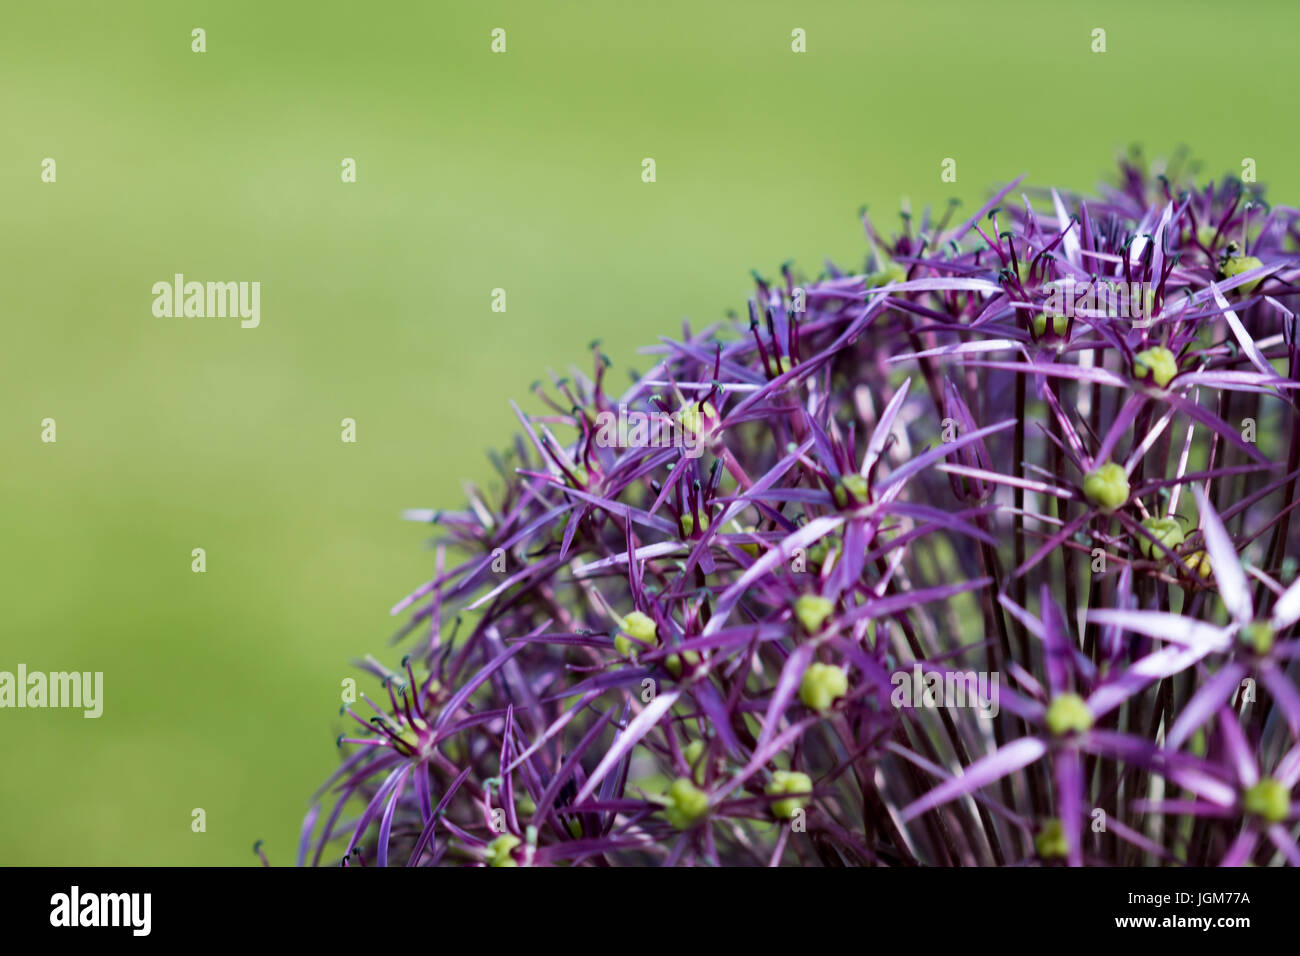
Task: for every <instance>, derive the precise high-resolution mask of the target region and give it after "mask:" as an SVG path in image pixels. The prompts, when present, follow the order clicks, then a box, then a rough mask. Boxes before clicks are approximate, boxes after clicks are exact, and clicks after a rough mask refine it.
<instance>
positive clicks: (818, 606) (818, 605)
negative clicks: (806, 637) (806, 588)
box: [794, 594, 835, 634]
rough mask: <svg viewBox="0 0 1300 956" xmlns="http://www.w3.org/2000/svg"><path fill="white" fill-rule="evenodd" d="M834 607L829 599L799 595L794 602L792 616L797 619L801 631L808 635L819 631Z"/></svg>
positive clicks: (814, 595) (816, 595)
mask: <svg viewBox="0 0 1300 956" xmlns="http://www.w3.org/2000/svg"><path fill="white" fill-rule="evenodd" d="M833 610H835V605H834V604H833V603H832V602H831V600H830V599H829V598H824V597H822V596H821V595H820V594H801V595H799V599H798V600H797V601H795V602H794V616H795V617H797V618H798V619H799V623H800V624H802V625H803V629H804V630H805V631H807V632H808V633H809V634H815V633H816V632H817V631H820V630H821V628H822V624H824V623H825V621H826V618H828V617H830V615H831V611H833Z"/></svg>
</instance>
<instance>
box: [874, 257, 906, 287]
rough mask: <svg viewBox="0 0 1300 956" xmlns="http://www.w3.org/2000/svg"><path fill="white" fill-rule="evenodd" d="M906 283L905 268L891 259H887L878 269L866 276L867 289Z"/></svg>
mask: <svg viewBox="0 0 1300 956" xmlns="http://www.w3.org/2000/svg"><path fill="white" fill-rule="evenodd" d="M906 281H907V266H905V265H902V264H900V263H897V262H895V261H894V260H893V259H887V260H885V261H884V262H882V263H881V264H880V268H879V269H877V270H876V271H875V272H872V273H870V274H869V275H868V276H867V288H868V289H875V288H878V287H880V286H882V285H888V284H889V283H891V282H906Z"/></svg>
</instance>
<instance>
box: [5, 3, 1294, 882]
mask: <svg viewBox="0 0 1300 956" xmlns="http://www.w3.org/2000/svg"><path fill="white" fill-rule="evenodd" d="M1249 10H1250V14H1249V16H1246V15H1243V14H1241V13H1239V12H1236V11H1235V10H1234V9H1233V8H1231V7H1227V6H1225V5H1224V4H1223V3H1221V2H1214V3H1210V2H1204V3H1198V2H1177V3H1163V4H1144V5H1141V6H1140V7H1139V6H1137V5H1134V4H1131V3H1129V2H1092V3H1088V4H1086V5H1084V4H1070V5H1066V4H1042V3H1005V2H997V3H991V2H986V3H980V4H972V3H969V2H966V0H952V2H942V3H916V2H900V3H875V2H873V3H870V4H868V3H861V2H858V3H838V2H829V0H819V2H817V3H815V4H812V5H809V4H798V3H792V2H784V3H775V2H764V0H746V2H743V3H741V2H730V3H701V2H698V0H694V2H689V3H685V2H663V0H656V2H653V3H640V4H638V3H619V4H615V3H603V4H591V3H588V4H577V3H557V2H547V3H538V2H537V0H532V2H518V3H481V4H477V3H476V4H453V3H444V2H422V3H401V4H396V3H382V2H379V3H371V4H354V3H333V2H326V3H314V4H292V5H291V4H284V3H277V4H272V3H267V2H265V0H258V2H251V0H242V2H240V0H224V2H221V3H202V2H194V3H175V2H165V3H164V2H137V3H130V4H103V3H99V2H80V3H59V2H50V0H41V2H26V0H6V2H5V3H4V5H3V7H0V215H2V216H3V229H0V254H2V261H3V271H2V273H0V317H2V318H0V321H2V322H3V344H2V345H0V355H2V356H3V359H2V360H0V462H2V467H0V493H2V497H0V501H2V504H0V544H2V547H0V609H2V610H3V615H2V616H0V670H10V671H12V670H15V669H16V667H17V664H18V663H20V662H22V663H25V664H27V665H28V667H29V668H31V669H34V670H35V669H39V670H46V671H49V670H71V669H75V670H79V671H83V670H92V671H94V670H101V671H103V672H104V675H105V676H104V681H105V698H106V700H105V708H104V715H103V717H101V718H100V719H99V720H86V719H83V718H82V716H81V714H80V712H78V711H56V710H45V711H33V710H21V711H19V710H4V711H0V767H2V768H3V770H0V863H6V864H23V863H25V864H31V863H46V864H115V863H124V864H148V863H154V864H156V863H163V864H168V863H178V864H249V863H252V862H255V861H254V857H253V856H252V853H251V846H252V843H253V841H254V840H255V839H258V838H262V839H265V841H266V850H267V852H268V854H269V855H270V857H271V859H272V861H273V862H275V863H291V862H292V861H293V858H294V854H295V847H296V841H297V832H298V825H299V823H300V821H301V818H302V814H303V811H304V809H305V807H306V801H307V798H308V796H309V795H310V793H311V792H312V791H313V790H314V789H315V787H316V786H317V784H318V783H319V782H320V781H321V780H322V779H323V778H324V777H325V776H326V775H327V774H328V773H329V772H330V771H331V770H332V769H333V768H334V766H335V765H336V761H337V751H336V750H335V747H334V737H335V735H336V733H337V731H338V729H339V728H340V725H339V720H338V717H337V708H338V703H339V690H340V682H341V681H342V680H343V679H344V678H345V677H348V676H357V675H356V672H355V671H354V670H353V668H352V667H351V666H350V665H349V661H350V660H351V659H352V658H353V657H355V656H359V655H361V654H364V653H366V652H372V653H375V654H377V655H379V656H380V657H381V659H383V660H385V661H386V662H389V663H392V662H395V661H396V660H397V658H398V657H399V656H400V651H395V650H390V649H387V648H386V644H387V639H388V637H389V635H390V634H391V632H392V630H393V628H394V626H395V622H394V621H393V620H392V619H390V618H389V617H388V615H387V609H388V608H389V607H390V606H391V605H392V603H393V602H395V601H396V600H397V599H398V598H400V597H401V596H402V595H404V594H405V593H406V592H407V591H409V590H410V589H411V588H413V587H414V586H416V585H418V584H419V583H421V582H422V581H424V580H425V579H426V578H427V577H429V575H430V573H431V568H432V557H431V553H430V552H429V551H428V550H427V549H426V547H425V544H426V541H427V538H428V534H427V529H426V528H424V527H421V526H419V525H414V524H410V523H406V522H402V521H400V520H399V518H398V513H399V511H400V510H401V509H402V508H405V507H458V506H459V505H460V503H461V501H462V497H463V495H462V490H461V489H462V482H463V481H464V480H466V479H478V480H482V479H486V478H487V476H488V475H489V473H490V469H489V466H488V464H487V461H486V458H485V456H484V451H485V449H486V448H487V447H489V446H492V445H502V444H504V443H505V442H506V440H507V439H508V438H509V436H510V435H511V434H512V431H513V428H514V420H513V417H512V415H511V413H510V410H509V407H508V405H507V400H508V399H509V398H511V397H515V398H527V397H528V396H527V390H528V385H529V383H530V382H532V381H533V380H534V379H536V378H541V377H544V374H545V371H546V369H547V368H548V367H555V368H557V369H564V368H565V367H567V366H568V365H569V364H570V363H571V362H575V361H576V362H580V363H581V364H582V365H583V366H584V367H586V366H587V365H588V363H589V355H588V353H587V350H586V348H587V343H588V342H589V341H590V340H591V339H592V338H597V337H599V338H601V339H603V340H604V342H605V343H606V347H607V349H608V350H609V351H610V352H611V354H612V356H613V358H614V359H615V369H614V372H615V374H616V376H617V378H616V379H615V381H616V382H622V381H625V380H626V379H625V378H624V376H625V374H626V368H627V366H629V365H631V364H640V365H642V366H644V364H645V363H644V362H640V363H638V360H637V359H636V356H635V351H634V350H635V347H636V346H638V345H643V344H647V343H649V342H651V341H653V340H654V338H655V336H657V335H659V334H664V333H669V334H671V333H675V332H676V331H677V330H678V329H679V328H680V323H681V319H682V318H683V317H684V316H689V317H690V318H691V320H692V321H694V322H698V323H705V322H709V321H712V320H714V319H716V318H718V317H720V316H721V315H722V314H723V313H724V311H725V310H727V309H730V308H736V309H740V308H743V305H744V299H745V296H746V295H747V294H748V292H749V291H750V289H751V285H750V280H749V270H750V269H751V268H758V269H760V270H761V271H763V272H764V273H765V274H769V275H770V274H773V273H775V272H776V270H777V268H778V266H779V264H780V263H781V262H782V261H783V260H785V259H787V258H793V259H796V260H797V261H798V262H799V263H800V264H801V265H802V266H804V267H806V268H807V269H808V270H809V271H811V272H812V273H814V274H815V273H816V272H817V271H819V269H820V266H821V262H822V260H823V259H824V258H825V257H831V258H833V259H835V260H836V261H837V262H839V263H840V264H842V265H845V266H850V267H853V266H856V265H857V264H858V263H860V261H861V257H862V255H863V251H864V247H863V243H862V240H861V231H860V227H859V224H858V222H857V220H856V210H857V209H858V207H859V206H860V205H862V204H863V203H867V204H869V205H870V207H871V208H872V210H873V213H874V215H875V217H876V219H877V221H878V223H879V224H880V225H882V226H884V227H886V228H893V227H894V226H895V225H896V224H897V219H896V217H895V215H894V210H895V209H896V208H897V204H898V201H899V199H900V197H902V196H908V197H910V199H911V201H912V204H913V207H914V209H916V210H917V211H918V212H919V210H920V208H921V207H922V206H923V205H924V204H926V203H933V204H934V205H935V206H936V207H941V206H942V205H943V204H944V203H946V202H947V200H948V199H949V197H951V196H957V197H960V198H961V199H962V200H963V202H964V203H965V205H964V209H965V211H966V212H968V213H969V212H973V211H974V209H975V207H976V206H977V205H978V203H979V202H980V201H981V200H982V199H983V198H984V197H985V196H986V194H987V191H988V189H989V188H990V187H991V186H993V185H994V184H995V183H998V182H1001V181H1005V180H1006V179H1008V178H1010V177H1012V176H1014V175H1017V174H1019V173H1021V172H1026V173H1028V174H1029V178H1030V180H1031V181H1032V182H1037V183H1054V184H1059V185H1065V186H1071V187H1078V188H1090V187H1092V186H1093V185H1094V184H1095V183H1096V182H1097V181H1098V180H1099V179H1101V178H1103V177H1104V176H1107V175H1108V174H1109V172H1110V169H1111V166H1112V161H1113V158H1114V156H1115V154H1116V153H1117V152H1118V151H1119V150H1120V149H1121V148H1123V147H1124V146H1125V145H1126V144H1128V143H1130V142H1134V141H1141V142H1143V143H1145V144H1146V145H1147V146H1148V154H1149V155H1150V156H1157V155H1160V154H1164V153H1168V152H1169V151H1170V150H1171V149H1172V148H1173V147H1174V146H1175V145H1177V144H1179V143H1186V144H1188V145H1189V146H1191V147H1192V148H1193V150H1194V151H1195V153H1196V154H1197V156H1198V157H1199V158H1200V159H1202V160H1203V161H1204V163H1205V168H1206V170H1207V171H1209V172H1213V173H1214V174H1215V175H1216V176H1217V175H1218V174H1220V173H1222V172H1224V171H1234V172H1238V173H1239V172H1240V170H1241V162H1242V159H1243V158H1244V157H1251V158H1253V159H1255V160H1256V162H1257V164H1258V171H1259V178H1260V180H1261V181H1265V182H1268V183H1269V184H1270V186H1271V195H1272V197H1273V198H1274V200H1275V201H1279V200H1282V199H1287V200H1290V201H1291V202H1295V201H1297V200H1300V169H1298V168H1297V166H1296V163H1295V161H1294V154H1293V151H1292V150H1293V148H1294V146H1295V133H1294V131H1293V129H1292V128H1291V123H1290V120H1291V119H1292V118H1293V116H1294V84H1295V79H1294V76H1295V74H1294V50H1293V45H1294V37H1295V36H1296V35H1297V32H1298V31H1300V7H1297V6H1295V5H1288V4H1283V3H1277V4H1267V3H1257V4H1254V5H1252V6H1251V7H1250V8H1249ZM195 27H202V28H204V29H205V30H206V31H207V52H206V53H204V54H196V53H193V52H191V48H190V47H191V33H190V31H191V30H192V29H193V28H195ZM494 27H503V28H505V29H506V31H507V52H506V53H505V54H504V55H494V54H492V53H491V52H490V50H489V45H490V36H489V34H490V31H491V30H492V28H494ZM796 27H798V28H802V29H803V30H805V31H806V34H807V52H806V53H804V54H795V53H792V52H791V30H792V29H794V28H796ZM1096 27H1100V28H1104V29H1105V30H1106V31H1107V34H1106V42H1107V52H1106V53H1104V54H1094V53H1092V52H1091V49H1090V47H1091V43H1092V37H1091V31H1092V30H1093V28H1096ZM647 156H648V157H653V158H654V159H655V160H656V163H657V177H658V181H657V182H655V183H654V184H645V183H643V182H642V181H641V177H640V173H641V160H642V158H643V157H647ZM46 157H52V158H54V159H55V160H56V162H57V182H56V183H53V184H48V183H42V182H41V177H40V174H41V162H42V160H43V159H44V158H46ZM344 157H354V158H355V159H356V161H357V172H358V181H357V182H356V183H355V184H344V183H342V182H341V181H340V163H341V161H342V159H343V158H344ZM945 157H952V158H954V159H956V161H957V173H958V180H957V182H956V183H955V184H948V183H942V182H941V181H940V177H939V172H940V163H941V161H942V160H943V159H944V158H945ZM175 272H183V273H185V274H186V276H187V277H188V278H191V279H196V280H199V281H208V280H213V281H217V280H221V281H225V280H233V281H240V280H242V281H254V280H256V281H260V282H261V283H262V320H261V326H260V328H257V329H242V328H240V327H239V324H238V321H237V320H232V319H183V318H177V319H159V318H155V317H154V316H153V315H152V313H151V305H152V301H153V296H152V293H151V286H152V285H153V283H154V282H157V281H160V280H163V281H165V280H169V279H170V277H171V276H172V274H173V273H175ZM497 287H501V288H505V289H506V290H507V296H508V299H507V304H508V311H507V312H505V313H504V314H501V313H494V312H492V311H491V310H490V296H491V290H492V289H494V288H497ZM47 417H49V418H54V419H56V421H57V428H58V441H57V443H56V444H44V443H42V442H41V440H40V431H41V426H40V423H41V420H42V419H44V418H47ZM345 417H351V418H354V419H356V422H357V430H358V431H357V436H358V442H357V443H356V444H344V443H343V442H341V441H340V420H341V419H343V418H345ZM196 547H202V548H204V549H206V552H207V572H206V573H204V574H195V573H192V572H191V570H190V564H191V556H190V555H191V550H192V549H193V548H196ZM361 686H362V687H363V688H366V689H372V688H373V686H374V685H373V684H372V683H369V682H368V680H363V681H362V682H361ZM196 807H202V808H203V809H204V810H205V811H206V814H207V830H206V832H204V833H194V832H192V830H191V811H192V810H193V809H194V808H196Z"/></svg>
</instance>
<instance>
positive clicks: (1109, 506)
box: [1083, 461, 1129, 514]
mask: <svg viewBox="0 0 1300 956" xmlns="http://www.w3.org/2000/svg"><path fill="white" fill-rule="evenodd" d="M1128 494H1129V487H1128V475H1127V474H1126V473H1125V471H1124V469H1123V468H1122V467H1121V466H1119V465H1117V464H1115V463H1114V462H1113V461H1108V462H1106V464H1104V465H1102V466H1101V467H1100V468H1098V469H1097V470H1096V471H1092V472H1089V473H1088V474H1087V475H1086V476H1085V477H1084V479H1083V495H1084V497H1085V498H1087V499H1088V500H1089V501H1090V502H1092V503H1093V504H1094V505H1096V506H1097V508H1098V510H1100V511H1101V513H1102V514H1113V513H1114V512H1116V511H1118V510H1119V509H1120V508H1121V507H1123V505H1124V502H1126V501H1128Z"/></svg>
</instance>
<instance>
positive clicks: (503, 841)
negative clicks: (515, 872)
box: [483, 833, 523, 866]
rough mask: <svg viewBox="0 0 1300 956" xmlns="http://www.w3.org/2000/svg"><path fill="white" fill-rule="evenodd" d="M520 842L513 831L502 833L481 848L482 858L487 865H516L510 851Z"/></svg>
mask: <svg viewBox="0 0 1300 956" xmlns="http://www.w3.org/2000/svg"><path fill="white" fill-rule="evenodd" d="M522 842H523V840H521V839H519V837H517V836H515V835H514V834H513V833H503V834H501V836H499V837H497V838H496V839H495V840H493V841H492V842H491V843H489V844H488V845H487V846H486V847H484V848H483V859H484V861H486V863H487V865H488V866H518V865H519V864H518V863H516V862H515V858H514V857H513V856H512V855H511V853H512V852H513V850H514V848H515V847H517V846H519V844H520V843H522Z"/></svg>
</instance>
